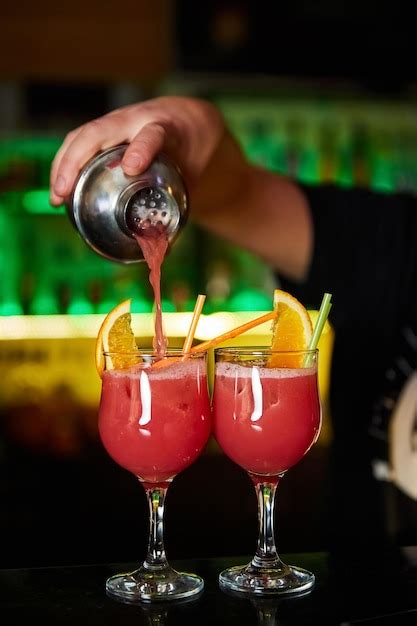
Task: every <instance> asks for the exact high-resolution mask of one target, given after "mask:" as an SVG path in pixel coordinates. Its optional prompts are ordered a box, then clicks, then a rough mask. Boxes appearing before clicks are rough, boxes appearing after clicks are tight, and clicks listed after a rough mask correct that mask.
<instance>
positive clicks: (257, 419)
mask: <svg viewBox="0 0 417 626" xmlns="http://www.w3.org/2000/svg"><path fill="white" fill-rule="evenodd" d="M213 408H214V435H215V437H216V439H217V441H218V443H219V445H220V446H221V447H222V449H223V450H224V452H225V453H226V454H227V456H229V457H230V458H231V459H233V461H235V462H236V463H238V464H239V465H241V466H242V467H243V468H244V469H246V470H247V471H248V472H250V473H251V474H260V475H269V476H276V475H278V474H282V473H283V472H285V471H286V470H288V469H289V468H290V467H292V466H293V465H295V464H296V463H298V461H300V459H301V458H302V457H303V456H304V454H305V453H306V452H307V451H308V450H309V449H310V447H311V445H312V444H313V443H314V441H315V440H316V438H317V436H318V434H319V430H320V403H319V399H318V394H317V368H316V367H314V368H301V369H295V368H282V369H280V368H268V367H258V366H252V367H251V366H245V365H239V364H234V363H218V364H217V366H216V384H215V390H214V400H213Z"/></svg>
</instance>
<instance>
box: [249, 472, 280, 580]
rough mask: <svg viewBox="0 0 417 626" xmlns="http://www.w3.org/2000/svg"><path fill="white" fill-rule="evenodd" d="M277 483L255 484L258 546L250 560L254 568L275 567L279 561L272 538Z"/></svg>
mask: <svg viewBox="0 0 417 626" xmlns="http://www.w3.org/2000/svg"><path fill="white" fill-rule="evenodd" d="M277 486H278V481H277V480H275V481H274V482H257V481H256V482H255V490H256V495H257V498H258V521H259V533H258V546H257V548H256V553H255V556H254V558H253V559H252V565H253V566H254V567H267V568H268V567H276V566H280V565H281V560H280V558H279V556H278V552H277V549H276V546H275V536H274V507H275V495H276V491H277Z"/></svg>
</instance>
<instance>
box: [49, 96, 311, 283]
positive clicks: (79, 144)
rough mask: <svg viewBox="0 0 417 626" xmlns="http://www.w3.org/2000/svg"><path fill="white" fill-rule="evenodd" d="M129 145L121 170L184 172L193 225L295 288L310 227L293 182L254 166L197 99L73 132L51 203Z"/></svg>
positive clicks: (158, 102)
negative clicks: (105, 156)
mask: <svg viewBox="0 0 417 626" xmlns="http://www.w3.org/2000/svg"><path fill="white" fill-rule="evenodd" d="M120 143H128V144H129V146H128V148H127V150H126V152H125V154H124V158H123V161H122V167H123V169H124V171H125V173H126V174H128V175H135V174H139V173H141V172H142V171H144V170H145V169H147V167H148V166H149V165H150V164H151V162H152V160H153V159H154V157H155V156H156V155H157V153H158V152H164V153H166V154H167V156H168V157H170V158H171V159H172V160H173V161H174V162H175V163H176V164H177V165H178V166H179V167H180V169H181V171H182V173H183V175H184V178H185V182H186V185H187V188H188V191H189V194H190V206H191V211H190V218H191V219H193V220H194V221H196V222H197V223H198V224H199V225H200V226H202V227H203V228H205V229H207V230H210V231H211V232H213V233H214V234H216V235H219V236H221V237H223V238H224V239H227V240H228V241H230V242H231V243H233V244H237V245H239V246H242V247H244V248H246V249H247V250H250V251H251V252H253V253H255V254H257V255H258V256H260V257H261V258H262V259H264V260H265V261H267V262H268V263H269V264H270V265H271V266H272V267H274V268H276V269H278V270H279V271H281V272H282V273H283V274H285V275H287V276H289V277H291V278H294V279H296V280H300V279H303V278H304V277H305V275H306V272H307V270H308V266H309V262H310V256H311V251H312V247H313V246H312V241H313V234H312V224H311V218H310V211H309V207H308V204H307V201H306V198H305V196H304V194H303V193H302V191H301V190H300V188H299V187H298V186H297V185H296V184H294V183H293V182H292V181H291V180H288V179H287V178H285V177H283V176H280V175H278V174H274V173H272V172H269V171H267V170H265V169H262V168H260V167H256V166H254V165H252V164H250V163H249V162H248V161H247V159H246V158H245V156H244V154H243V152H242V150H241V149H240V147H239V146H238V144H237V142H236V141H235V139H234V138H233V137H232V135H231V133H230V132H228V130H227V128H226V127H225V124H224V121H223V117H222V115H221V114H220V112H219V111H218V110H217V109H216V108H215V107H214V106H213V105H212V104H210V103H208V102H205V101H203V100H199V99H196V98H183V97H171V96H167V97H161V98H155V99H153V100H147V101H144V102H141V103H139V104H134V105H131V106H127V107H123V108H121V109H117V110H115V111H112V112H111V113H108V114H107V115H104V116H103V117H100V118H98V119H96V120H93V121H91V122H88V123H87V124H84V125H83V126H81V127H80V128H77V129H76V130H73V131H72V132H70V133H69V134H68V135H67V136H66V138H65V140H64V142H63V144H62V146H61V148H60V149H59V151H58V153H57V154H56V157H55V159H54V161H53V164H52V170H51V203H52V204H54V205H59V204H62V202H64V201H65V199H66V198H67V197H68V196H69V195H70V193H71V191H72V188H73V186H74V183H75V180H76V178H77V175H78V173H79V171H80V170H81V168H82V167H83V165H84V164H85V163H86V162H87V161H88V160H89V159H90V158H91V157H92V156H94V155H95V154H96V153H97V152H100V151H101V150H104V149H106V148H109V147H111V146H115V145H117V144H120Z"/></svg>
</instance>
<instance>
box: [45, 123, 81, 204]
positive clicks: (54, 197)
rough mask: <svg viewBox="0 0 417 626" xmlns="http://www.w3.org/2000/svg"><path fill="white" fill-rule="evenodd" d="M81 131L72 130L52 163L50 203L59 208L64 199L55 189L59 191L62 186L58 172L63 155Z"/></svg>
mask: <svg viewBox="0 0 417 626" xmlns="http://www.w3.org/2000/svg"><path fill="white" fill-rule="evenodd" d="M80 131H81V127H79V128H75V129H74V130H72V131H71V132H69V133H68V134H67V135H66V137H65V139H64V141H63V142H62V144H61V146H60V148H59V149H58V151H57V153H56V154H55V156H54V159H53V161H52V164H51V171H50V175H49V195H50V198H49V199H50V203H51V204H52V205H54V206H57V205H59V204H61V203H62V197H61V196H59V195H58V194H57V193H56V191H55V187H56V188H57V189H59V188H60V184H57V172H58V170H59V166H60V163H61V159H62V155H63V154H65V152H66V151H67V149H68V146H69V145H70V144H71V143H72V141H73V140H74V139H75V137H76V136H77V135H78V133H79V132H80ZM60 182H61V181H60Z"/></svg>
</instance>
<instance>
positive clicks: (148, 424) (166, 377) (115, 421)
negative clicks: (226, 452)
mask: <svg viewBox="0 0 417 626" xmlns="http://www.w3.org/2000/svg"><path fill="white" fill-rule="evenodd" d="M210 422H211V420H210V404H209V397H208V392H207V379H206V368H205V362H204V360H202V359H192V358H189V359H187V360H186V361H184V362H179V363H173V364H172V365H167V366H166V367H163V368H158V369H156V368H155V369H154V368H152V367H150V366H149V365H146V364H139V365H137V366H134V367H132V368H130V369H128V370H108V371H106V372H105V373H104V376H103V388H102V395H101V403H100V416H99V432H100V436H101V440H102V442H103V445H104V447H105V448H106V450H107V452H108V453H109V455H110V456H111V457H112V458H113V459H114V460H115V461H116V463H118V464H119V465H121V466H122V467H124V468H126V469H127V470H129V471H130V472H132V473H133V474H135V476H138V477H139V478H140V479H141V480H142V481H145V482H147V483H155V482H156V483H157V482H164V481H167V480H170V479H172V478H173V477H174V476H175V475H176V474H178V473H179V472H181V471H182V470H184V469H185V468H186V467H188V466H189V465H191V463H193V462H194V461H195V459H196V458H197V457H198V456H199V455H200V453H201V452H202V450H203V448H204V446H205V444H206V443H207V440H208V437H209V435H210V426H211V423H210Z"/></svg>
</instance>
